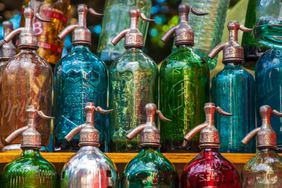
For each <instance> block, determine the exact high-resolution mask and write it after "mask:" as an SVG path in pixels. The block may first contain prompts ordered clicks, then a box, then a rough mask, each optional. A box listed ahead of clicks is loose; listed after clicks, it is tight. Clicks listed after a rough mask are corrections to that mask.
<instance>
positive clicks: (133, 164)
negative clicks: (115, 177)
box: [124, 149, 175, 174]
mask: <svg viewBox="0 0 282 188" xmlns="http://www.w3.org/2000/svg"><path fill="white" fill-rule="evenodd" d="M142 171H155V172H157V171H166V172H168V171H171V172H172V171H175V168H174V166H173V164H172V163H171V162H170V161H169V160H168V159H167V158H166V157H165V156H164V155H163V154H162V153H160V152H159V151H158V150H154V149H145V150H144V149H143V150H141V152H140V153H139V154H138V155H137V156H136V157H135V158H134V159H132V160H131V161H130V162H129V163H128V164H127V166H126V168H125V171H124V173H125V174H135V173H138V172H142Z"/></svg>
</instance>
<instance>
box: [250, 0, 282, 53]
mask: <svg viewBox="0 0 282 188" xmlns="http://www.w3.org/2000/svg"><path fill="white" fill-rule="evenodd" d="M281 10H282V2H281V0H257V1H256V26H255V30H254V31H255V36H256V39H257V41H258V42H259V43H260V44H261V45H263V46H267V47H271V48H272V47H281V45H282V40H281V36H282V11H281Z"/></svg>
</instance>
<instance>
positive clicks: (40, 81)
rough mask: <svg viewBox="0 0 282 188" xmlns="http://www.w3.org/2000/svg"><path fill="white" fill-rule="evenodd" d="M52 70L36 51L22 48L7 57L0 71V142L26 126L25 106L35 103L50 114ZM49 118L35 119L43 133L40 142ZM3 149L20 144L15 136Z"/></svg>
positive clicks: (45, 141)
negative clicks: (7, 59)
mask: <svg viewBox="0 0 282 188" xmlns="http://www.w3.org/2000/svg"><path fill="white" fill-rule="evenodd" d="M52 76H53V74H52V70H51V67H50V65H49V64H48V63H47V62H45V61H44V60H43V59H42V58H41V57H39V56H38V55H37V54H36V52H35V50H28V49H21V50H20V52H19V53H18V54H17V55H16V56H14V57H13V58H11V59H10V61H9V62H8V63H7V65H6V66H5V68H4V70H3V72H2V83H1V84H2V85H1V90H0V100H1V101H2V102H1V108H0V114H1V116H0V117H1V126H0V137H1V141H2V142H3V140H4V139H5V138H6V137H7V136H9V135H10V134H11V133H12V132H13V131H15V130H16V129H18V128H20V127H24V126H26V121H27V116H26V113H25V110H26V108H27V106H28V105H34V106H35V108H36V109H40V110H42V111H43V112H44V114H51V99H52V98H51V92H52ZM49 123H50V122H49V121H48V120H45V119H42V118H39V117H37V118H36V124H37V125H38V128H37V130H38V131H39V132H40V134H41V136H42V144H43V145H45V146H46V145H47V144H48V139H49V135H50V125H49ZM11 144H12V145H10V146H11V148H10V146H6V147H5V148H6V149H8V150H9V149H19V145H18V146H16V148H14V147H13V146H15V145H14V144H20V139H19V138H18V139H15V141H14V142H12V143H11Z"/></svg>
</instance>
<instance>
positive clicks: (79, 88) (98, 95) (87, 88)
mask: <svg viewBox="0 0 282 188" xmlns="http://www.w3.org/2000/svg"><path fill="white" fill-rule="evenodd" d="M106 97H107V70H106V66H105V65H104V63H103V62H102V61H101V60H99V59H98V58H97V57H96V56H95V55H94V54H93V53H92V52H91V51H90V49H89V47H88V46H83V45H77V46H74V47H73V48H72V51H71V52H70V53H69V54H68V55H67V56H65V57H64V58H63V59H62V60H61V61H59V62H58V63H57V64H56V68H55V72H54V112H55V141H56V147H58V148H61V150H68V149H70V148H68V146H67V145H66V141H65V136H66V135H67V134H68V133H69V132H70V131H71V130H72V129H73V128H75V127H76V126H79V125H81V124H83V123H84V119H85V111H84V106H85V104H86V103H87V102H93V103H94V104H95V105H97V106H100V107H102V108H104V109H105V108H106V102H107V98H106ZM94 121H95V124H96V127H97V129H98V130H99V132H100V133H101V134H100V143H101V144H102V145H101V148H102V150H104V149H106V148H105V147H106V146H107V144H108V142H107V140H108V134H107V131H106V130H108V129H109V128H108V127H106V125H105V119H104V117H103V116H102V115H101V114H99V113H97V114H95V117H94ZM78 142H79V135H76V136H75V137H74V138H73V140H72V141H71V149H72V150H76V149H78Z"/></svg>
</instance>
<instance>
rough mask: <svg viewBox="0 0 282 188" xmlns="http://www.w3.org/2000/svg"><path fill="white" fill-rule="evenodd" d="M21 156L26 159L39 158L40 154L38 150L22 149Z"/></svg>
mask: <svg viewBox="0 0 282 188" xmlns="http://www.w3.org/2000/svg"><path fill="white" fill-rule="evenodd" d="M22 156H23V157H26V158H27V157H29V158H35V157H38V156H40V152H39V149H38V148H23V151H22Z"/></svg>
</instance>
